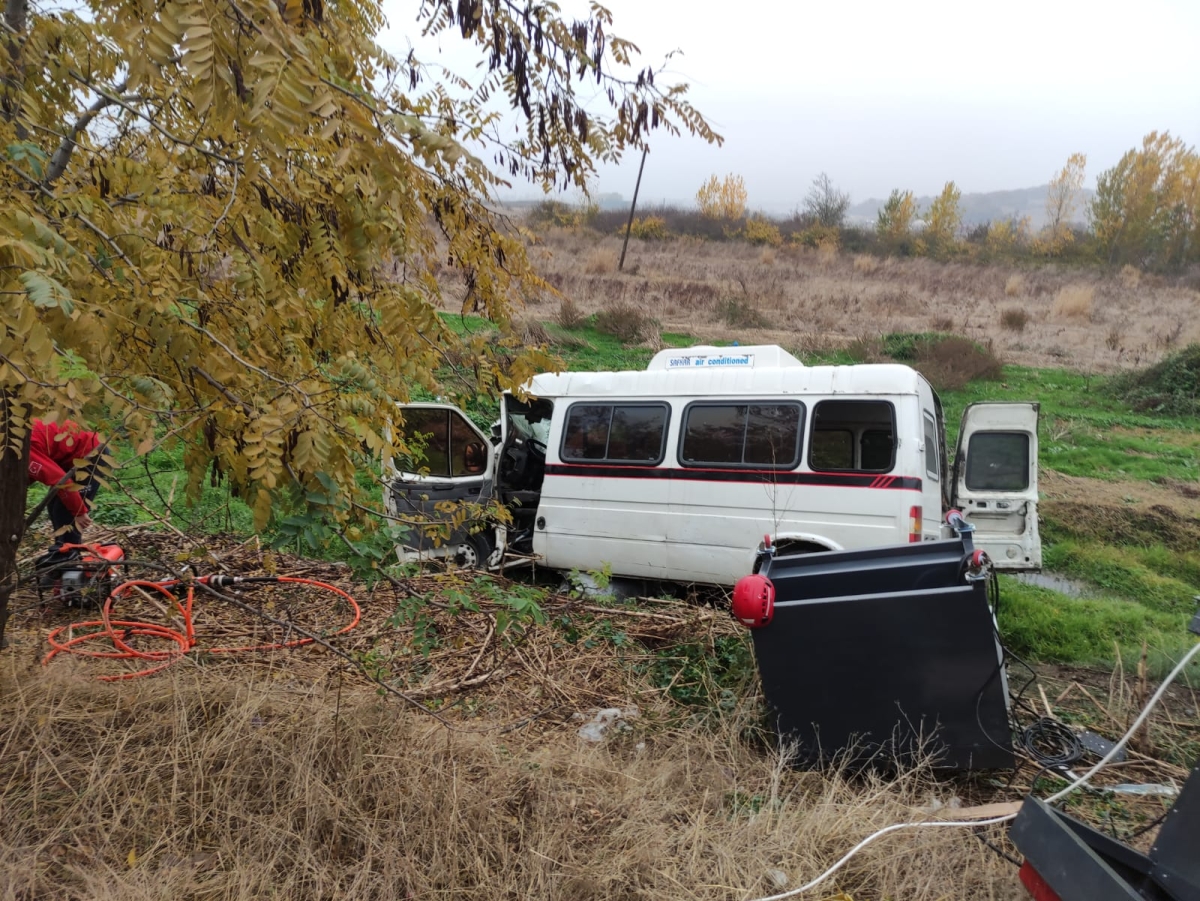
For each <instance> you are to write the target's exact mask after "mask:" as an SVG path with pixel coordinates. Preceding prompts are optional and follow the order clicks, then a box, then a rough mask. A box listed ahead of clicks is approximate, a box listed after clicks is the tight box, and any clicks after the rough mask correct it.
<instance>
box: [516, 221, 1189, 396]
mask: <svg viewBox="0 0 1200 901" xmlns="http://www.w3.org/2000/svg"><path fill="white" fill-rule="evenodd" d="M620 250H621V240H620V238H618V237H616V236H610V235H600V234H597V233H595V232H589V231H587V230H583V229H561V228H560V229H548V230H544V231H543V232H542V233H541V234H540V239H539V241H538V243H537V244H535V245H534V246H533V247H532V248H531V250H530V253H531V255H532V258H533V260H534V261H535V263H536V265H537V266H538V267H539V268H540V270H541V271H542V272H543V273H544V274H545V277H546V279H547V281H549V283H550V284H551V285H553V287H554V288H555V289H556V290H557V291H558V292H560V294H561V295H562V296H563V297H566V298H569V300H570V301H571V303H572V304H574V306H575V307H576V308H577V309H578V310H579V312H580V313H582V314H584V315H588V314H592V313H596V312H600V311H603V310H606V309H610V310H611V309H621V308H625V307H633V308H636V309H639V310H641V311H643V312H646V313H648V314H649V315H651V316H653V317H654V318H655V319H656V320H657V321H658V324H659V325H660V326H661V328H662V329H665V330H667V331H676V332H687V333H689V334H692V335H694V336H696V337H697V338H699V339H701V340H725V341H728V340H731V339H737V340H739V341H740V342H741V343H742V344H750V343H778V344H782V345H784V346H785V347H790V348H798V349H800V350H816V351H822V350H827V349H836V348H840V347H845V346H846V345H848V344H849V343H851V342H852V341H854V340H855V339H857V338H861V337H864V336H868V337H869V336H877V335H880V334H884V333H887V332H925V331H943V332H953V333H955V334H960V335H964V336H966V337H968V338H971V339H974V340H976V341H980V342H985V343H989V344H990V346H991V347H992V348H993V350H994V351H995V353H996V354H997V355H998V356H1000V357H1001V358H1002V359H1003V360H1004V361H1005V362H1007V363H1013V364H1019V365H1024V366H1053V367H1067V368H1071V369H1075V370H1078V371H1081V372H1091V373H1103V372H1111V371H1114V370H1118V369H1122V368H1129V367H1138V366H1145V365H1147V364H1148V363H1151V362H1154V361H1155V360H1158V359H1159V358H1161V357H1162V356H1163V355H1165V354H1166V353H1168V352H1170V351H1171V350H1173V349H1176V348H1178V347H1181V346H1183V345H1186V344H1188V343H1190V342H1194V341H1200V290H1197V289H1198V288H1200V284H1198V283H1197V281H1196V279H1195V277H1194V276H1162V275H1154V274H1149V273H1139V272H1137V271H1136V270H1133V269H1131V268H1126V269H1125V270H1122V271H1119V272H1110V271H1107V270H1100V269H1097V268H1089V267H1082V266H1066V265H1063V264H1047V265H1042V266H1037V267H1026V268H1018V267H1016V266H1013V265H1007V264H991V265H984V264H978V263H959V262H949V263H940V262H936V261H934V260H929V259H902V258H889V259H881V258H879V257H875V256H867V255H853V254H847V253H842V252H838V251H836V250H835V249H834V248H832V247H828V248H821V249H811V248H805V247H799V246H794V245H787V246H784V247H780V248H772V247H756V246H753V245H750V244H747V243H745V242H743V241H702V240H698V239H691V238H675V239H669V240H660V241H654V240H638V239H633V240H631V241H630V243H629V249H628V252H627V254H626V259H625V268H624V271H623V272H618V271H617V261H618V258H619V255H620ZM560 303H561V300H560V298H559V297H556V296H553V295H551V294H546V295H545V296H543V297H531V298H527V309H526V311H525V315H528V316H531V317H533V318H536V319H554V318H556V317H557V316H558V315H559V307H560Z"/></svg>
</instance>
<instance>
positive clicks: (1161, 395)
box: [1109, 344, 1200, 416]
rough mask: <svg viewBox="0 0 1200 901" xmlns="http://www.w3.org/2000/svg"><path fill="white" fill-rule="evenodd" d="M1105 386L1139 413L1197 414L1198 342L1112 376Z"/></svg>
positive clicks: (1199, 390)
mask: <svg viewBox="0 0 1200 901" xmlns="http://www.w3.org/2000/svg"><path fill="white" fill-rule="evenodd" d="M1109 388H1110V390H1111V391H1112V392H1113V394H1115V395H1116V396H1117V397H1119V398H1121V399H1122V400H1124V401H1125V402H1126V403H1128V404H1129V405H1130V406H1131V407H1133V408H1134V409H1135V410H1137V411H1138V412H1141V413H1163V414H1165V415H1167V416H1200V344H1189V345H1188V346H1187V347H1185V348H1184V349H1183V350H1181V351H1179V353H1176V354H1172V355H1171V356H1169V357H1167V358H1166V359H1165V360H1162V361H1160V362H1158V363H1156V364H1154V365H1153V366H1151V367H1149V368H1147V369H1142V370H1140V371H1138V372H1130V373H1127V374H1125V375H1120V376H1117V377H1116V378H1114V379H1113V380H1112V381H1111V382H1110V383H1109Z"/></svg>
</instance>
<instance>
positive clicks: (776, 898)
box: [754, 813, 1016, 901]
mask: <svg viewBox="0 0 1200 901" xmlns="http://www.w3.org/2000/svg"><path fill="white" fill-rule="evenodd" d="M1014 817H1016V814H1015V813H1010V814H1007V815H1005V816H1002V817H993V818H992V819H990V820H933V821H930V822H927V823H896V824H894V825H892V826H884V827H883V828H882V829H880V830H879V831H878V832H873V833H872V834H870V835H868V836H867V837H866V838H864V839H863V840H862V841H861V842H859V843H858V844H857V845H855V846H854V847H853V848H851V849H850V850H849V851H847V852H846V854H845V856H844V857H843V858H842V859H841V860H839V861H838V862H837V863H835V864H834V865H833V866H831V867H830V868H829V869H828V870H826V871H825V872H824V873H822V874H821V875H820V876H818V877H817V878H816V879H814V880H812V881H811V882H806V883H805V884H804V885H802V886H800V887H799V888H794V889H791V890H789V891H786V892H783V893H782V894H779V895H771V896H770V897H767V898H755V899H754V901H783V899H784V898H791V897H793V896H794V895H799V894H800V893H801V892H807V891H808V890H809V889H813V888H816V887H817V886H818V885H820V884H821V883H822V882H824V881H825V880H826V879H828V878H829V877H830V876H832V875H833V874H834V873H836V872H837V871H838V870H840V869H841V868H842V865H843V864H844V863H846V861H848V860H849V859H850V858H851V857H853V856H854V855H855V854H857V853H858V852H859V851H861V850H862V849H863V848H865V847H866V846H867V845H869V844H871V842H873V841H875V839H877V838H881V837H883V836H885V835H887V834H888V833H889V832H898V831H899V830H901V829H917V828H924V827H930V828H933V827H936V826H991V825H992V824H993V823H1007V822H1008V821H1009V820H1011V819H1013V818H1014Z"/></svg>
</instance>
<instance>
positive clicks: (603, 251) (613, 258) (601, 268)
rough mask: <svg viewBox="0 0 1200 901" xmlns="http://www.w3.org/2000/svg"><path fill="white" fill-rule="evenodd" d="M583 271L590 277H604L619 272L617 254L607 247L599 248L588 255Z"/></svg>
mask: <svg viewBox="0 0 1200 901" xmlns="http://www.w3.org/2000/svg"><path fill="white" fill-rule="evenodd" d="M583 271H584V272H586V273H587V274H588V275H604V274H605V273H608V272H616V271H617V252H616V251H615V250H609V249H608V248H606V247H597V248H595V249H594V250H592V252H591V253H589V254H588V257H587V260H586V261H585V262H584V264H583Z"/></svg>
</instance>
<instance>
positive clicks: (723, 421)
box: [385, 345, 1041, 585]
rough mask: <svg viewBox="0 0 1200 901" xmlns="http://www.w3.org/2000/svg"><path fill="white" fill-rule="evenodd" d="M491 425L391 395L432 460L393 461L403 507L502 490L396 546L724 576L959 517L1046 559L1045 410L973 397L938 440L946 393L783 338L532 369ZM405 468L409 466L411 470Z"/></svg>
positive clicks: (414, 551)
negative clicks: (830, 359) (804, 352)
mask: <svg viewBox="0 0 1200 901" xmlns="http://www.w3.org/2000/svg"><path fill="white" fill-rule="evenodd" d="M520 394H521V396H517V395H514V394H506V395H504V396H503V398H502V400H501V410H500V418H499V421H498V422H497V423H496V424H495V425H494V426H493V427H492V434H491V435H490V436H489V435H486V434H484V432H483V431H482V430H481V429H480V428H478V427H477V426H476V425H475V424H474V423H473V422H472V421H471V419H470V418H469V417H468V416H466V414H464V413H463V412H462V411H461V410H459V409H457V408H455V407H453V406H449V405H446V404H437V403H415V404H406V405H402V407H401V415H402V417H403V424H402V425H401V426H400V428H402V429H403V431H404V433H405V436H406V438H407V439H408V440H409V443H411V444H413V445H414V446H422V447H423V448H424V458H423V459H422V460H420V461H417V462H410V463H408V464H404V463H403V462H402V461H396V464H395V469H393V470H391V472H392V475H391V477H390V479H389V481H388V485H387V488H386V492H385V500H386V504H387V507H388V510H389V512H390V513H391V514H392V515H394V516H396V517H397V518H398V519H402V520H414V519H417V518H419V517H426V518H429V519H433V520H437V519H439V518H441V519H443V520H445V519H446V518H447V514H446V512H445V511H446V510H447V509H449V508H451V507H453V506H454V504H453V503H449V504H448V503H446V502H456V501H457V502H476V503H482V504H486V503H489V502H498V503H499V504H501V505H503V506H504V508H505V509H507V511H508V512H509V514H510V517H511V521H509V522H506V523H498V522H481V521H474V522H470V521H468V522H466V523H463V524H462V525H461V526H460V527H457V528H455V529H453V530H452V534H451V535H450V536H449V538H448V539H447V537H446V536H445V535H444V534H443V535H439V536H437V537H433V536H431V535H429V534H427V533H426V531H425V530H422V529H419V528H417V529H413V530H411V534H410V537H409V538H408V539H406V541H405V544H404V546H403V547H401V548H399V549H398V550H399V552H400V555H401V559H403V560H419V559H427V558H431V557H452V558H453V559H454V560H455V561H456V562H457V563H458V564H459V565H461V566H468V567H478V568H496V567H499V566H500V565H501V563H502V561H503V560H504V558H505V554H506V552H512V553H515V554H519V555H523V556H526V557H533V558H534V559H536V560H537V561H538V565H540V566H546V567H550V568H553V569H556V570H562V571H564V572H569V571H578V572H598V571H602V570H606V571H608V572H611V574H612V575H613V576H619V577H629V578H640V579H659V580H665V581H671V582H684V583H693V582H694V583H711V584H717V585H732V584H734V583H735V582H736V581H737V579H738V578H739V577H740V576H743V575H745V574H746V573H747V572H749V571H750V568H751V567H752V566H753V564H754V561H755V552H756V549H757V548H758V547H759V545H760V544H761V543H762V541H763V539H764V536H770V538H771V540H772V541H773V542H774V544H775V546H776V549H777V550H776V553H777V554H779V555H785V554H807V553H814V552H821V551H829V550H850V549H856V548H868V547H876V546H883V545H894V544H896V543H901V542H907V541H913V542H915V541H929V540H934V539H937V538H940V537H944V536H945V534H946V533H945V526H944V524H943V514H944V512H945V511H946V510H948V509H950V508H951V507H955V508H958V509H960V510H961V511H962V513H963V515H964V516H965V517H966V518H967V520H968V521H969V522H970V523H971V524H972V525H974V527H975V544H976V546H977V547H980V548H982V549H983V550H985V551H987V553H988V554H989V555H990V556H991V558H992V560H993V561H994V563H995V566H996V568H997V569H1001V570H1008V571H1017V570H1036V569H1040V567H1041V545H1040V541H1039V538H1038V516H1037V499H1038V492H1037V456H1038V435H1037V423H1038V405H1037V404H1036V403H977V404H972V405H970V406H969V407H968V408H967V409H966V411H965V412H964V413H963V417H962V421H961V425H960V429H959V434H958V445H957V450H956V453H955V454H954V455H953V457H951V456H950V455H949V454H948V453H947V447H946V439H945V433H946V429H945V423H944V420H943V413H942V405H941V402H940V401H939V400H938V397H937V394H936V393H935V392H934V390H933V388H932V387H931V386H930V384H929V382H928V381H927V380H926V379H925V378H924V377H923V376H922V375H921V374H920V373H919V372H917V371H916V370H914V369H912V368H911V367H908V366H904V365H900V364H858V365H846V366H806V365H804V364H803V363H802V362H801V361H800V360H798V359H796V358H795V357H794V356H792V355H791V354H790V353H788V352H787V351H785V350H784V349H783V348H780V347H778V346H774V345H763V346H748V347H711V346H699V347H691V348H669V349H666V350H663V351H660V352H659V353H657V354H656V355H655V356H654V358H653V359H652V360H651V361H650V363H649V365H648V366H647V367H646V369H645V370H644V371H625V372H564V373H558V374H544V375H537V376H534V377H533V378H532V379H531V380H530V381H529V382H528V383H527V384H526V385H525V386H524V390H523V391H522V392H520ZM406 469H407V470H409V471H405V470H406Z"/></svg>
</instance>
